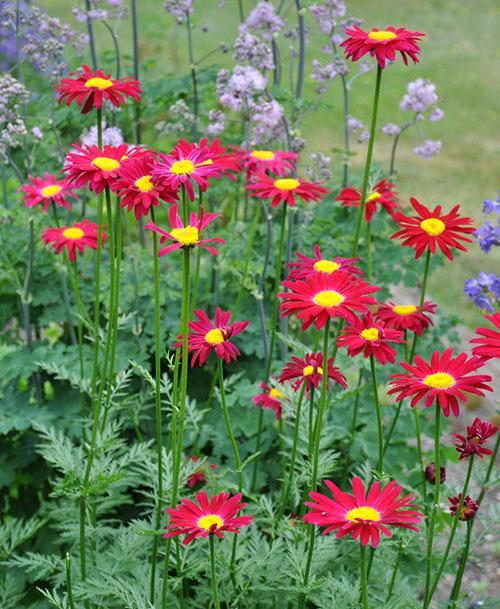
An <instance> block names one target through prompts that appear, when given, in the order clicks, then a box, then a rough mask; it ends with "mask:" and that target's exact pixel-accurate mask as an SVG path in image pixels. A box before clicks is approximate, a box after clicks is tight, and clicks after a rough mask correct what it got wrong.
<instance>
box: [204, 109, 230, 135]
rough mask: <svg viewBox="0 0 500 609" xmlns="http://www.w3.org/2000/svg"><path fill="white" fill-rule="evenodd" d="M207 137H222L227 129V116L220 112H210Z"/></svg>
mask: <svg viewBox="0 0 500 609" xmlns="http://www.w3.org/2000/svg"><path fill="white" fill-rule="evenodd" d="M208 121H209V124H208V127H207V135H209V136H211V137H214V136H216V135H220V134H221V133H222V132H223V131H224V129H225V128H226V116H225V114H224V112H221V111H220V110H210V111H209V113H208Z"/></svg>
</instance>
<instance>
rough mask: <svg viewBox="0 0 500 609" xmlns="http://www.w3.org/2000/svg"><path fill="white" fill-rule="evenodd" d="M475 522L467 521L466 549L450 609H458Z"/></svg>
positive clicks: (461, 559)
mask: <svg viewBox="0 0 500 609" xmlns="http://www.w3.org/2000/svg"><path fill="white" fill-rule="evenodd" d="M473 522H474V521H473V520H468V521H467V533H466V535H465V544H464V549H463V550H462V556H461V557H460V566H459V568H458V571H457V575H456V578H455V583H454V584H453V589H452V591H451V595H450V606H449V609H456V607H457V600H458V597H459V595H460V589H461V587H462V579H463V576H464V572H465V566H466V564H467V558H468V556H469V548H470V540H471V536H472V526H473Z"/></svg>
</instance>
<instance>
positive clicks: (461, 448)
mask: <svg viewBox="0 0 500 609" xmlns="http://www.w3.org/2000/svg"><path fill="white" fill-rule="evenodd" d="M497 431H498V427H495V426H494V425H492V424H491V423H490V422H489V421H481V419H480V418H479V417H476V418H475V419H474V422H473V423H472V425H468V426H467V435H466V436H465V437H464V436H462V435H460V434H458V433H454V434H453V435H454V436H455V438H456V439H457V440H458V442H457V443H456V444H455V448H456V449H457V452H458V453H459V455H460V456H459V457H458V458H459V460H460V461H461V460H462V459H466V458H467V457H473V456H474V455H478V456H479V458H480V459H482V458H483V455H492V454H493V451H492V450H490V449H489V448H485V447H484V445H485V444H486V442H487V441H488V438H491V437H492V436H494V435H495V434H496V432H497Z"/></svg>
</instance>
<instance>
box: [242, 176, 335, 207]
mask: <svg viewBox="0 0 500 609" xmlns="http://www.w3.org/2000/svg"><path fill="white" fill-rule="evenodd" d="M247 190H249V191H250V194H251V195H252V196H253V197H260V198H261V199H272V200H271V205H272V206H273V207H277V206H278V205H279V204H280V203H281V202H282V201H284V202H285V203H288V205H290V207H295V205H296V203H297V201H296V197H300V198H301V199H303V200H304V201H305V202H306V203H309V202H310V201H319V200H320V199H322V198H323V197H324V196H325V195H327V194H328V189H326V188H324V187H323V186H322V185H321V183H320V182H306V181H305V180H302V179H300V178H271V177H269V176H266V175H263V174H262V175H259V176H256V181H255V182H253V183H252V184H248V186H247Z"/></svg>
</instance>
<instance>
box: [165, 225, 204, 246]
mask: <svg viewBox="0 0 500 609" xmlns="http://www.w3.org/2000/svg"><path fill="white" fill-rule="evenodd" d="M170 234H171V235H172V237H173V238H174V239H175V240H176V241H178V242H179V243H182V245H196V243H198V240H199V238H200V233H199V231H198V229H197V228H196V226H191V225H190V224H188V226H185V227H184V228H173V229H172V230H171V231H170Z"/></svg>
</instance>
